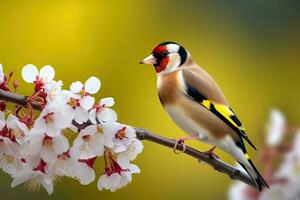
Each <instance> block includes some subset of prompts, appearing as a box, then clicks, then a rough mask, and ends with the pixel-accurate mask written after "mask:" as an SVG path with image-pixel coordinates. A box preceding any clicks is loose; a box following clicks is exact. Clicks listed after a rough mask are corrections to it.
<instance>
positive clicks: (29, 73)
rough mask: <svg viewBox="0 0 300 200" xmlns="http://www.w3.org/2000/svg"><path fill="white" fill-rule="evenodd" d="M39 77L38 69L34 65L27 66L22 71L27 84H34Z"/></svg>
mask: <svg viewBox="0 0 300 200" xmlns="http://www.w3.org/2000/svg"><path fill="white" fill-rule="evenodd" d="M38 75H39V72H38V69H37V68H36V66H34V65H33V64H28V65H25V66H24V67H23V69H22V77H23V80H24V81H25V82H27V83H33V81H35V80H36V77H37V76H38Z"/></svg>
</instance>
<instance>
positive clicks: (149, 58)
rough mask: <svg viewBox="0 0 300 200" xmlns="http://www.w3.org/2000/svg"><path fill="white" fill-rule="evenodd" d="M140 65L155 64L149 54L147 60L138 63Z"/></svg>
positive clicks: (153, 58)
mask: <svg viewBox="0 0 300 200" xmlns="http://www.w3.org/2000/svg"><path fill="white" fill-rule="evenodd" d="M140 64H153V65H154V64H156V58H155V57H154V56H153V55H152V54H151V55H150V56H148V57H147V58H145V59H144V60H142V61H141V62H140Z"/></svg>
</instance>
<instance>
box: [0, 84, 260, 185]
mask: <svg viewBox="0 0 300 200" xmlns="http://www.w3.org/2000/svg"><path fill="white" fill-rule="evenodd" d="M0 100H2V101H7V102H11V103H14V104H18V105H22V106H24V107H28V103H30V105H31V106H32V107H33V108H34V109H36V110H41V109H42V108H41V106H40V105H39V104H37V103H34V102H28V101H27V97H26V96H22V95H19V94H16V93H10V92H7V91H4V90H1V89H0ZM89 124H90V123H89V122H87V123H85V124H78V123H76V122H75V121H73V125H75V126H76V127H77V128H79V129H82V128H84V127H86V126H88V125H89ZM135 130H136V134H137V137H138V139H139V140H147V141H150V142H154V143H156V144H160V145H163V146H166V147H169V148H173V147H174V146H175V144H176V141H175V140H172V139H168V138H165V137H162V136H159V135H157V134H154V133H151V132H150V131H147V130H145V129H143V128H136V127H135ZM176 148H177V150H180V151H182V150H183V145H182V144H178V145H177V147H176ZM184 153H185V154H187V155H190V156H192V157H194V158H196V159H197V160H198V161H203V162H205V163H207V164H209V165H210V166H212V167H213V168H214V169H215V170H217V171H219V172H221V173H224V174H227V175H228V176H229V177H230V178H231V179H234V180H239V181H242V182H244V183H246V184H248V185H250V186H252V187H255V188H256V184H255V183H254V182H253V181H252V179H251V178H250V177H249V176H248V175H247V174H246V173H244V172H242V171H240V170H238V169H236V168H235V167H233V166H231V165H229V164H227V163H225V162H223V161H222V160H220V159H217V158H215V157H214V156H210V155H208V154H205V153H202V152H200V151H198V150H196V149H194V148H191V147H189V146H186V150H185V152H184Z"/></svg>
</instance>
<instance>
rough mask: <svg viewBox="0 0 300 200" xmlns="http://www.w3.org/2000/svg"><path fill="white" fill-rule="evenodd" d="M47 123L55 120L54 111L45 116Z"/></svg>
mask: <svg viewBox="0 0 300 200" xmlns="http://www.w3.org/2000/svg"><path fill="white" fill-rule="evenodd" d="M43 118H44V120H45V122H46V124H48V123H53V122H54V112H50V113H47V114H46V115H45V116H44V117H43Z"/></svg>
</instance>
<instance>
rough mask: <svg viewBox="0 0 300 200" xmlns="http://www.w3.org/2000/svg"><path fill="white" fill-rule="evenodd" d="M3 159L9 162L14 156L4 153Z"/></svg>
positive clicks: (11, 161)
mask: <svg viewBox="0 0 300 200" xmlns="http://www.w3.org/2000/svg"><path fill="white" fill-rule="evenodd" d="M3 160H4V162H5V163H6V164H11V163H13V162H14V160H15V158H14V157H13V156H11V155H4V156H3Z"/></svg>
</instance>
